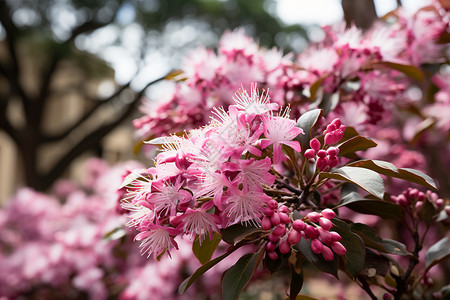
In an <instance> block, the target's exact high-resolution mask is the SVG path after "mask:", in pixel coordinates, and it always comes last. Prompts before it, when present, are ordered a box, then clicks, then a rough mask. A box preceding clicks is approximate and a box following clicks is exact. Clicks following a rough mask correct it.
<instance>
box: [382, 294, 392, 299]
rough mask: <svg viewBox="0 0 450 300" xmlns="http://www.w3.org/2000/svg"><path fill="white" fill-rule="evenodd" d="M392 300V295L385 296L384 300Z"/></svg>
mask: <svg viewBox="0 0 450 300" xmlns="http://www.w3.org/2000/svg"><path fill="white" fill-rule="evenodd" d="M391 299H392V294H389V293H384V294H383V300H391Z"/></svg>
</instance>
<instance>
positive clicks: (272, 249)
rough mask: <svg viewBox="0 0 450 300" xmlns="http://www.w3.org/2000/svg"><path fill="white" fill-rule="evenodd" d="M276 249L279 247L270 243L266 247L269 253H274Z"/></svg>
mask: <svg viewBox="0 0 450 300" xmlns="http://www.w3.org/2000/svg"><path fill="white" fill-rule="evenodd" d="M276 247H277V246H276V244H274V243H272V242H268V243H267V245H266V250H267V252H273V251H275V248H276Z"/></svg>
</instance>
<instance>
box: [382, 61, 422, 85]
mask: <svg viewBox="0 0 450 300" xmlns="http://www.w3.org/2000/svg"><path fill="white" fill-rule="evenodd" d="M382 64H383V65H385V66H388V67H390V68H392V69H395V70H397V71H400V72H402V73H404V74H405V75H408V76H409V77H411V78H413V79H415V80H417V81H423V79H424V76H423V72H422V71H421V70H420V69H419V68H417V67H415V66H412V65H403V64H398V63H393V62H383V63H382Z"/></svg>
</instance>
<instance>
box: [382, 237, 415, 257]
mask: <svg viewBox="0 0 450 300" xmlns="http://www.w3.org/2000/svg"><path fill="white" fill-rule="evenodd" d="M382 244H383V246H384V249H386V251H387V252H388V253H391V254H395V255H402V256H412V255H413V254H412V253H411V252H409V251H408V250H406V246H405V245H404V244H402V243H400V242H399V241H395V240H390V239H384V240H383V243H382Z"/></svg>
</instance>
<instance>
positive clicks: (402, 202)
mask: <svg viewBox="0 0 450 300" xmlns="http://www.w3.org/2000/svg"><path fill="white" fill-rule="evenodd" d="M397 202H398V204H399V205H408V204H409V202H408V199H406V197H405V196H404V195H403V194H402V195H398V197H397Z"/></svg>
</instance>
